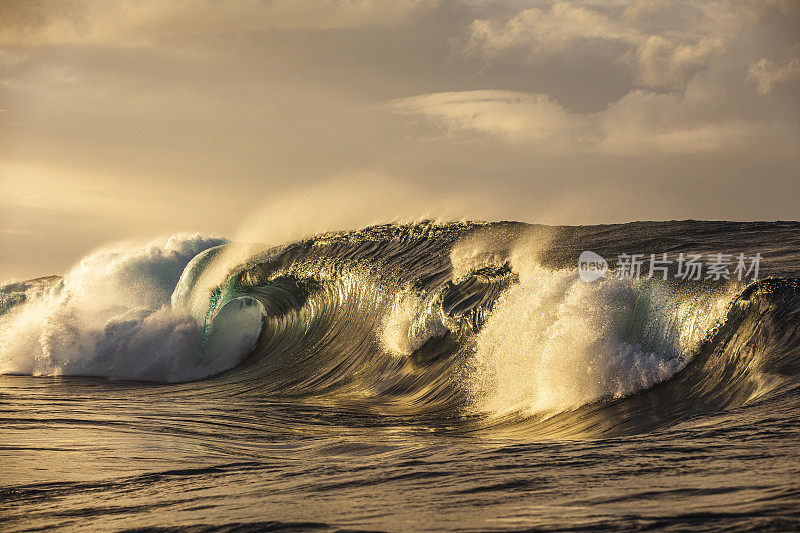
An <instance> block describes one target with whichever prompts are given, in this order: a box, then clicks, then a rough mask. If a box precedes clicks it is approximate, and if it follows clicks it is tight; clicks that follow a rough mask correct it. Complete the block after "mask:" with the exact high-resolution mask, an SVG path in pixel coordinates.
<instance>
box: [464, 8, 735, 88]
mask: <svg viewBox="0 0 800 533" xmlns="http://www.w3.org/2000/svg"><path fill="white" fill-rule="evenodd" d="M675 4H676V3H675V2H665V1H661V0H639V1H636V2H634V3H632V4H631V5H629V6H628V7H627V8H626V9H625V10H620V9H613V4H606V5H605V7H585V6H582V5H578V4H576V3H572V2H557V3H555V4H552V5H551V6H550V7H549V9H542V8H531V9H525V10H523V11H520V12H518V13H516V14H515V15H513V16H512V17H511V18H509V19H507V20H505V21H497V20H491V19H478V20H475V21H474V22H473V23H472V24H471V26H470V41H469V45H468V48H469V49H471V50H478V51H479V52H480V53H483V54H484V55H485V56H486V57H487V58H489V59H491V58H493V57H496V56H497V55H498V54H499V53H501V52H503V51H509V50H514V49H528V50H529V51H530V54H531V55H532V56H554V55H560V54H566V53H569V54H575V53H577V51H579V50H582V51H588V50H590V49H592V48H596V47H601V48H604V49H607V50H608V51H609V54H610V55H612V56H613V57H615V61H616V63H617V64H618V65H623V66H630V67H631V68H633V70H634V71H635V77H636V82H637V84H638V85H639V86H640V87H647V88H666V89H681V88H682V87H683V86H684V85H685V83H686V82H687V81H688V80H689V79H690V78H691V76H692V75H693V74H694V73H695V72H697V71H698V70H700V69H701V68H703V67H704V66H705V65H706V64H707V62H708V60H709V58H710V57H711V56H712V55H713V54H715V53H717V52H719V51H721V50H723V49H724V46H725V44H726V42H727V41H728V40H729V39H730V37H731V36H732V35H734V34H735V32H736V31H737V29H738V28H739V27H740V26H741V24H742V20H741V19H740V18H739V17H736V16H734V15H732V13H733V12H732V11H731V10H729V9H727V8H726V7H725V5H726V4H725V3H722V2H713V1H710V2H705V3H694V2H680V9H675ZM598 5H599V6H602V4H598ZM609 5H610V6H611V7H609ZM687 15H688V16H687Z"/></svg>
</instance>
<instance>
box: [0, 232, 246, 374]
mask: <svg viewBox="0 0 800 533" xmlns="http://www.w3.org/2000/svg"><path fill="white" fill-rule="evenodd" d="M224 242H226V241H225V239H222V238H204V237H201V236H200V235H197V234H195V235H175V236H173V237H170V238H169V239H166V240H162V241H155V242H151V243H149V244H147V245H134V244H120V245H116V246H112V247H108V248H105V249H102V250H99V251H97V252H94V253H92V254H90V255H88V256H87V257H85V258H84V259H83V260H81V261H80V263H78V264H77V265H75V267H73V268H72V270H71V271H70V272H69V273H67V274H66V275H65V276H64V279H63V282H62V283H59V284H57V285H56V286H54V287H53V288H52V289H51V290H50V291H49V292H46V293H44V294H40V295H38V296H36V297H33V298H29V299H28V300H27V301H26V302H25V303H23V304H21V305H17V306H16V307H14V308H12V309H10V310H9V311H7V312H6V313H5V314H4V315H2V317H0V373H18V374H32V375H85V376H101V377H108V378H113V379H137V380H152V381H184V380H191V379H199V378H202V377H205V376H208V375H211V374H215V373H218V372H220V371H222V370H224V369H226V368H229V367H231V366H234V365H235V364H236V363H237V362H238V359H240V358H241V356H242V355H243V354H242V353H238V352H242V351H244V352H245V353H246V350H247V346H246V345H248V343H249V344H250V345H252V343H253V342H255V339H254V336H253V332H252V331H251V330H252V327H251V326H252V324H254V323H255V320H252V317H250V315H252V314H253V313H249V314H247V315H246V317H245V318H246V319H245V322H246V323H247V324H246V325H247V328H244V330H243V331H244V333H243V334H242V335H238V336H237V335H236V334H232V333H231V332H230V331H227V330H226V328H224V327H223V326H224V324H232V326H231V328H228V329H232V330H236V329H237V328H238V329H241V328H240V326H241V324H238V325H237V323H236V320H234V319H232V318H231V317H230V316H227V317H226V318H225V320H223V321H221V324H222V325H221V326H217V327H216V329H217V330H218V333H217V335H218V336H220V337H224V338H225V339H226V340H225V342H224V344H226V345H228V346H229V347H232V348H231V350H229V351H228V352H226V355H227V356H226V357H219V356H217V355H215V356H214V357H204V354H203V353H201V338H202V328H201V325H200V324H198V322H197V320H195V319H194V318H193V317H192V316H191V315H190V314H189V313H188V312H187V310H184V309H180V308H173V307H172V306H171V305H170V296H171V295H172V291H173V290H174V288H175V285H176V283H177V281H178V279H179V277H180V275H181V273H182V272H183V269H184V267H185V266H186V264H187V263H188V262H189V261H190V260H191V259H192V258H193V257H194V256H195V255H196V254H197V253H199V252H201V251H203V250H205V249H207V248H209V247H212V246H217V245H219V244H222V243H224ZM226 314H227V315H230V313H226ZM248 328H249V329H248ZM220 330H222V331H220ZM210 344H211V345H212V346H213V345H215V344H220V342H219V341H216V342H214V341H212V342H211V343H210ZM234 348H235V349H234ZM234 352H237V353H234Z"/></svg>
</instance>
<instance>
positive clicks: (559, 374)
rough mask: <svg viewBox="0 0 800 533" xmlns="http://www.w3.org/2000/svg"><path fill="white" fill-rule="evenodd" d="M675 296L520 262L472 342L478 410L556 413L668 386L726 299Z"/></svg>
mask: <svg viewBox="0 0 800 533" xmlns="http://www.w3.org/2000/svg"><path fill="white" fill-rule="evenodd" d="M672 290H673V289H671V288H669V287H667V286H665V285H664V284H660V283H657V282H645V281H641V282H639V281H633V280H621V279H607V280H605V281H602V282H599V283H585V282H582V281H580V280H579V278H578V276H577V272H576V270H574V269H565V270H551V269H547V268H543V267H541V266H537V265H535V264H529V265H526V266H525V268H524V269H522V273H521V274H520V283H519V284H516V285H514V286H512V287H510V288H509V289H508V290H507V291H506V292H505V293H504V294H503V295H502V296H501V297H500V298H499V300H498V301H497V303H496V305H495V308H494V310H493V312H492V314H491V316H490V317H489V319H488V320H487V322H486V324H485V325H484V328H483V329H482V331H481V333H480V334H479V336H478V338H477V342H476V353H475V357H474V359H473V360H472V362H471V366H472V368H471V373H470V377H469V379H468V382H469V387H470V390H471V392H472V394H473V397H474V401H475V404H476V406H477V407H478V408H479V409H481V410H485V411H489V412H494V413H497V414H504V413H508V412H511V411H522V412H527V413H548V412H558V411H563V410H567V409H571V408H575V407H577V406H580V405H583V404H586V403H589V402H591V401H594V400H597V399H600V398H604V397H621V396H624V395H628V394H631V393H633V392H635V391H637V390H641V389H645V388H648V387H651V386H653V385H654V384H656V383H658V382H661V381H663V380H665V379H668V378H669V377H671V376H672V375H674V374H675V373H676V372H677V371H679V370H680V369H681V368H683V366H685V364H686V363H687V362H688V360H689V358H690V357H691V355H692V354H693V353H694V350H695V349H696V348H697V346H698V345H699V343H700V342H701V340H702V339H703V337H704V335H705V334H706V333H707V332H708V331H709V330H710V329H711V327H712V326H713V325H714V324H715V323H716V322H717V321H718V320H719V319H720V318H721V316H722V314H723V311H724V309H725V304H726V303H727V302H728V301H729V300H730V298H731V294H729V293H726V294H708V295H700V296H698V297H696V298H687V297H686V295H685V294H679V293H674V294H673V293H671V291H672Z"/></svg>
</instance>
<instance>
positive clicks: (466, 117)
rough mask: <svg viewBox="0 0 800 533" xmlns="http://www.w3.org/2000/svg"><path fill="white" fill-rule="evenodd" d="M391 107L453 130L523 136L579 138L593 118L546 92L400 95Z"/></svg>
mask: <svg viewBox="0 0 800 533" xmlns="http://www.w3.org/2000/svg"><path fill="white" fill-rule="evenodd" d="M390 107H391V108H392V109H394V110H395V111H397V112H400V113H405V114H418V115H422V116H424V117H426V118H428V119H430V120H432V121H433V122H434V123H436V124H437V125H439V126H440V127H441V128H443V129H444V130H446V131H448V132H451V133H457V132H469V131H475V132H482V133H487V134H492V135H501V136H504V137H507V138H509V139H511V140H514V141H520V142H529V141H547V142H549V143H558V144H561V143H564V144H565V143H567V142H570V141H572V142H575V141H576V140H578V138H579V137H581V136H582V135H586V134H587V133H589V132H588V131H587V130H588V129H589V128H590V126H591V124H590V119H588V118H587V117H583V116H581V115H579V114H574V113H569V112H568V111H567V110H565V109H564V108H563V107H562V106H561V105H560V104H559V103H558V102H556V101H554V100H552V99H550V97H548V96H547V95H546V94H529V93H521V92H513V91H463V92H445V93H433V94H423V95H418V96H413V97H409V98H402V99H399V100H395V101H393V102H391V103H390Z"/></svg>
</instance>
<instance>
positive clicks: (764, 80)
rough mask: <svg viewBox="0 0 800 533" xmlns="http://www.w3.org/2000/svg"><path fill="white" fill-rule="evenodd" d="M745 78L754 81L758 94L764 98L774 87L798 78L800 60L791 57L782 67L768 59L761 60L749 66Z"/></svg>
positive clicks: (799, 76)
mask: <svg viewBox="0 0 800 533" xmlns="http://www.w3.org/2000/svg"><path fill="white" fill-rule="evenodd" d="M747 77H748V78H749V79H751V80H753V81H755V82H756V84H757V85H758V92H759V93H761V94H762V95H765V96H766V95H768V94H769V93H771V92H772V88H773V87H774V86H775V85H777V84H779V83H782V82H785V81H787V80H790V79H792V78H800V58H797V57H793V58H791V59H790V60H789V61H787V62H786V64H784V65H778V64H777V63H776V62H775V61H772V60H770V59H761V60H759V61H757V62H755V63H753V64H752V65H750V70H748V71H747Z"/></svg>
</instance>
